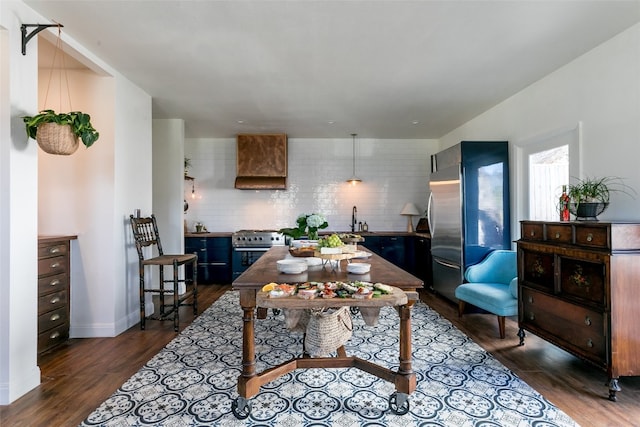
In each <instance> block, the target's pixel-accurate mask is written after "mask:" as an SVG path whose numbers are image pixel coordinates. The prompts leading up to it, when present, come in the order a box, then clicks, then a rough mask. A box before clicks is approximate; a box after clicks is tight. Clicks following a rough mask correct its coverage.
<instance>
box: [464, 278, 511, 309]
mask: <svg viewBox="0 0 640 427" xmlns="http://www.w3.org/2000/svg"><path fill="white" fill-rule="evenodd" d="M456 298H458V299H460V300H462V301H465V302H467V303H469V304H473V305H475V306H476V307H479V308H481V309H483V310H486V311H488V312H490V313H493V314H496V315H498V316H515V315H517V314H518V300H517V299H516V298H514V297H513V295H511V291H510V290H509V286H508V285H505V284H502V283H463V284H462V285H460V286H458V287H457V288H456Z"/></svg>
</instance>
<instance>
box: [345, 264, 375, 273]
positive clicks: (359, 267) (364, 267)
mask: <svg viewBox="0 0 640 427" xmlns="http://www.w3.org/2000/svg"><path fill="white" fill-rule="evenodd" d="M369 270H371V264H367V263H366V262H351V263H349V264H347V271H348V272H349V273H353V274H365V273H368V272H369Z"/></svg>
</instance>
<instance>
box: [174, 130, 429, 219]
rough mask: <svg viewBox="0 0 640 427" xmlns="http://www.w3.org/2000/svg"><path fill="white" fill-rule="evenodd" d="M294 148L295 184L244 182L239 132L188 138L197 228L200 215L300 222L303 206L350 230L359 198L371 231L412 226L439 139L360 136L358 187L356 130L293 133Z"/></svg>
mask: <svg viewBox="0 0 640 427" xmlns="http://www.w3.org/2000/svg"><path fill="white" fill-rule="evenodd" d="M288 151H289V153H288V154H289V157H288V159H289V161H288V163H289V170H288V188H287V190H262V191H255V190H237V189H235V188H234V180H235V177H236V142H235V139H187V140H186V142H185V155H186V156H187V157H188V158H190V159H191V163H192V167H191V169H190V170H189V175H191V176H193V177H195V187H196V195H197V197H196V199H195V200H193V199H191V198H190V195H191V183H190V182H185V187H184V192H185V196H186V197H187V201H188V202H189V206H190V208H189V211H188V212H187V214H186V215H185V218H186V219H187V224H188V227H189V229H190V230H193V225H194V223H195V222H196V221H200V222H202V223H203V224H204V225H205V226H206V227H207V229H208V230H209V231H236V230H240V229H247V228H249V229H274V228H275V229H278V228H281V227H292V226H293V225H294V224H295V220H296V218H297V216H298V215H299V214H301V213H311V212H320V213H323V214H324V215H325V216H326V217H327V220H328V223H329V228H328V229H327V230H331V231H347V230H348V229H349V226H350V223H351V210H352V207H353V206H357V209H358V218H359V220H361V221H366V222H367V224H368V225H369V230H370V231H405V230H406V228H407V219H406V217H403V216H401V215H400V211H401V210H402V207H403V206H404V204H405V203H406V202H414V203H416V205H418V207H419V208H420V209H421V210H423V211H424V210H425V209H426V207H427V197H428V179H429V173H430V166H429V165H430V155H431V154H433V153H435V152H436V151H437V141H435V140H403V139H399V140H377V139H367V138H357V139H356V175H357V176H358V177H359V178H360V179H362V183H360V184H358V185H357V186H355V187H353V186H350V185H349V184H347V183H346V182H345V181H346V180H347V179H348V178H350V177H351V175H352V170H353V163H352V158H353V155H352V153H353V149H352V139H351V138H347V139H304V138H289V145H288ZM415 223H417V218H415V219H414V224H415Z"/></svg>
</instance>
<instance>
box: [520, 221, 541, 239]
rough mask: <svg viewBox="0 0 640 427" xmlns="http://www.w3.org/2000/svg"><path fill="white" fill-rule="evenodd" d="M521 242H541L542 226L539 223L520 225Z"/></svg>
mask: <svg viewBox="0 0 640 427" xmlns="http://www.w3.org/2000/svg"><path fill="white" fill-rule="evenodd" d="M521 234H522V240H533V241H542V240H543V239H544V226H543V225H542V224H540V223H536V224H531V223H522V232H521Z"/></svg>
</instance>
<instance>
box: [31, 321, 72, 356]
mask: <svg viewBox="0 0 640 427" xmlns="http://www.w3.org/2000/svg"><path fill="white" fill-rule="evenodd" d="M68 339H69V324H68V323H65V324H62V325H59V326H56V327H55V328H53V329H49V330H48V331H46V332H42V333H39V334H38V353H42V352H43V351H46V350H48V349H50V348H53V347H55V346H57V345H58V344H61V343H63V342H64V341H66V340H68Z"/></svg>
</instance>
